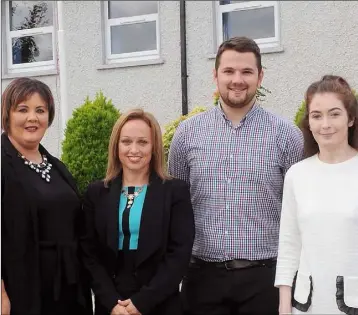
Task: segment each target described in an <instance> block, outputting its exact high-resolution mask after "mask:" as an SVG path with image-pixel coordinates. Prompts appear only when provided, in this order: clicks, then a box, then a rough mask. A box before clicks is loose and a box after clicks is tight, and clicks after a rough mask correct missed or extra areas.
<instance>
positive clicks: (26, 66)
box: [5, 1, 57, 73]
mask: <svg viewBox="0 0 358 315" xmlns="http://www.w3.org/2000/svg"><path fill="white" fill-rule="evenodd" d="M56 2H57V1H53V3H54V4H53V12H52V14H53V24H55V21H56ZM9 13H10V1H6V2H5V21H6V23H5V32H6V39H5V40H6V59H7V72H8V73H20V72H32V71H46V70H53V69H55V68H56V60H57V49H56V38H55V37H56V32H55V25H52V26H45V27H36V28H32V29H24V30H18V31H11V30H10V14H9ZM42 34H52V60H47V61H35V62H29V63H21V64H13V55H12V39H13V38H15V37H23V36H33V35H42Z"/></svg>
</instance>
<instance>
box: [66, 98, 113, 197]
mask: <svg viewBox="0 0 358 315" xmlns="http://www.w3.org/2000/svg"><path fill="white" fill-rule="evenodd" d="M119 117H120V112H119V110H117V109H116V108H115V107H114V106H113V104H112V101H111V100H110V99H107V98H106V97H105V96H104V95H103V93H102V92H99V93H96V97H95V99H94V100H93V101H91V100H90V99H89V97H88V96H87V97H86V99H85V102H84V104H83V105H81V106H80V107H78V108H76V109H75V110H74V111H73V115H72V117H71V119H69V120H68V122H67V125H66V130H65V138H64V141H63V143H62V156H61V159H62V161H63V162H64V163H65V164H66V166H67V167H68V169H69V171H70V172H71V173H72V175H73V176H74V178H75V180H76V182H77V185H78V188H79V190H80V192H81V193H82V192H83V191H84V190H85V188H86V187H87V185H88V184H89V183H90V182H92V181H94V180H97V179H103V178H104V177H105V174H106V168H107V160H108V144H109V138H110V136H111V132H112V128H113V126H114V124H115V122H116V121H117V119H118V118H119Z"/></svg>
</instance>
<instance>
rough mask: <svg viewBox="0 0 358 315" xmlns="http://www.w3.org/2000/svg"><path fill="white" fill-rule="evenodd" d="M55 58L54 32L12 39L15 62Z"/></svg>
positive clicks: (13, 59) (13, 60)
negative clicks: (53, 51) (53, 50)
mask: <svg viewBox="0 0 358 315" xmlns="http://www.w3.org/2000/svg"><path fill="white" fill-rule="evenodd" d="M48 60H53V53H52V34H44V35H34V36H24V37H15V38H13V39H12V62H13V64H21V63H29V62H36V61H48Z"/></svg>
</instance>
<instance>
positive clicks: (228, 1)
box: [220, 0, 248, 5]
mask: <svg viewBox="0 0 358 315" xmlns="http://www.w3.org/2000/svg"><path fill="white" fill-rule="evenodd" d="M240 2H248V1H230V0H224V1H220V5H224V4H231V3H240Z"/></svg>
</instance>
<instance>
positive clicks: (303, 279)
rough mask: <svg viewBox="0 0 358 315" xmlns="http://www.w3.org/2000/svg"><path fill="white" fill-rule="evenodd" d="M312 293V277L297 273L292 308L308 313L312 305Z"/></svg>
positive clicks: (293, 285)
mask: <svg viewBox="0 0 358 315" xmlns="http://www.w3.org/2000/svg"><path fill="white" fill-rule="evenodd" d="M312 291H313V285H312V276H310V275H307V274H304V273H301V272H300V271H297V272H296V275H295V277H294V279H293V284H292V306H293V307H294V308H296V309H298V310H299V311H301V312H307V311H308V309H309V308H310V306H311V304H312Z"/></svg>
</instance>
